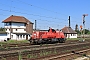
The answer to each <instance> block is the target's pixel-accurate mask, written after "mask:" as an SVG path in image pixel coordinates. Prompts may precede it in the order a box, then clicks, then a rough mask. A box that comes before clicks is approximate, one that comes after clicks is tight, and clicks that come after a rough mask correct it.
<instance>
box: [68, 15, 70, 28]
mask: <svg viewBox="0 0 90 60" xmlns="http://www.w3.org/2000/svg"><path fill="white" fill-rule="evenodd" d="M68 20H69V27H70V16H69V19H68Z"/></svg>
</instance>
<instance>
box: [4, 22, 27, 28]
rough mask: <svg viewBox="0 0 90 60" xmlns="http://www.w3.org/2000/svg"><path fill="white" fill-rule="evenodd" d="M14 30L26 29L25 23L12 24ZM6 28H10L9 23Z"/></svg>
mask: <svg viewBox="0 0 90 60" xmlns="http://www.w3.org/2000/svg"><path fill="white" fill-rule="evenodd" d="M11 27H12V28H26V27H25V25H24V23H12V25H11ZM5 28H10V25H9V23H7V24H5Z"/></svg>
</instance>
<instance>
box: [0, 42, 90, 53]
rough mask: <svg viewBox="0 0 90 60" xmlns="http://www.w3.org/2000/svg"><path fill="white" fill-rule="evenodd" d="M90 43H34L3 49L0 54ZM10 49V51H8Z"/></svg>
mask: <svg viewBox="0 0 90 60" xmlns="http://www.w3.org/2000/svg"><path fill="white" fill-rule="evenodd" d="M85 44H90V42H86V43H84V42H82V43H77V44H76V43H72V44H65V43H63V44H60V43H59V44H50V45H44V46H40V45H36V46H35V45H32V46H22V47H12V48H7V49H1V50H0V54H8V53H16V52H23V51H32V50H41V49H51V48H58V47H68V46H75V45H77V46H79V45H85ZM7 51H8V52H7Z"/></svg>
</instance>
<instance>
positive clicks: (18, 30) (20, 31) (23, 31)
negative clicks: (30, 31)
mask: <svg viewBox="0 0 90 60" xmlns="http://www.w3.org/2000/svg"><path fill="white" fill-rule="evenodd" d="M13 32H15V33H26V31H25V30H24V29H17V30H16V29H13Z"/></svg>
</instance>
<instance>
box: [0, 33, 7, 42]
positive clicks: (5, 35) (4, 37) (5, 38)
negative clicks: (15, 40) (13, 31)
mask: <svg viewBox="0 0 90 60" xmlns="http://www.w3.org/2000/svg"><path fill="white" fill-rule="evenodd" d="M7 38H8V36H7V34H0V41H4V40H7Z"/></svg>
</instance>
